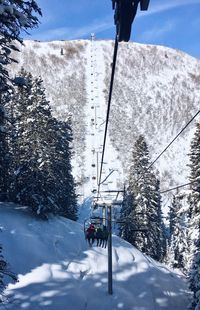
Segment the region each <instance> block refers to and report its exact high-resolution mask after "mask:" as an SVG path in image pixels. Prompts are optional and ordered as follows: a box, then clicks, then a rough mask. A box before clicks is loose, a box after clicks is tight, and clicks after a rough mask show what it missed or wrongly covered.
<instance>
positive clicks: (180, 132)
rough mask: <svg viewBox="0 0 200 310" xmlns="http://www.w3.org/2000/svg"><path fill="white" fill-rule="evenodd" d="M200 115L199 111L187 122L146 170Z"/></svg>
mask: <svg viewBox="0 0 200 310" xmlns="http://www.w3.org/2000/svg"><path fill="white" fill-rule="evenodd" d="M199 113H200V110H199V111H198V112H197V113H196V114H195V115H194V116H193V117H192V118H191V119H190V120H189V122H188V123H187V124H186V125H185V126H184V127H183V128H182V129H181V131H179V133H178V134H177V135H176V136H175V137H174V138H173V140H172V141H171V142H170V143H169V144H168V145H167V146H166V147H165V148H164V150H163V151H162V152H161V153H160V154H159V155H158V156H157V157H156V158H155V159H154V160H153V161H152V162H151V164H150V165H149V166H148V167H147V170H149V169H150V168H151V167H152V166H153V165H154V164H155V163H156V161H157V160H158V159H159V158H160V157H161V156H162V155H163V154H164V153H165V152H166V151H167V149H168V148H169V147H170V146H171V145H172V144H173V143H174V142H175V140H176V139H177V138H178V137H179V136H180V135H181V134H182V132H183V131H184V130H185V129H186V128H187V127H188V126H189V125H190V123H191V122H192V121H193V120H194V119H195V118H196V117H197V115H198V114H199ZM141 178H142V176H140V177H139V178H138V179H137V180H136V182H138V181H139V180H140V179H141Z"/></svg>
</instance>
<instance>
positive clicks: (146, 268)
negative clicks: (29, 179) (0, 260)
mask: <svg viewBox="0 0 200 310" xmlns="http://www.w3.org/2000/svg"><path fill="white" fill-rule="evenodd" d="M88 204H89V202H88ZM86 209H87V208H86V207H85V211H86ZM0 227H1V229H2V231H1V233H0V237H1V243H2V244H3V254H4V256H5V258H6V259H7V260H8V261H9V263H10V268H11V270H12V271H15V272H16V273H17V274H18V276H19V282H18V283H15V284H12V283H10V284H9V286H8V289H7V290H6V295H8V296H10V297H11V300H12V303H10V304H8V305H7V309H30V310H36V309H50V310H51V309H52V310H66V309H74V310H82V309H83V310H84V309H87V310H92V309H95V310H102V309H104V310H118V309H123V310H155V309H156V310H158V309H176V310H179V309H180V310H184V309H187V305H188V297H189V293H188V289H187V285H186V282H185V279H184V278H183V276H182V275H180V274H177V273H175V272H174V271H172V270H170V269H169V268H168V267H166V266H164V265H162V264H160V263H157V262H155V261H154V260H152V259H151V258H149V257H147V256H146V255H144V254H142V253H141V252H140V251H138V250H136V249H135V248H134V247H133V246H131V245H130V244H129V243H127V242H125V241H123V240H122V239H120V238H118V237H117V236H114V235H113V252H112V254H113V291H114V293H113V295H112V296H111V295H108V293H107V249H102V248H99V247H96V246H94V247H92V248H89V247H88V245H87V243H86V241H85V239H84V234H83V226H82V225H81V224H79V223H76V222H72V221H70V220H67V219H65V218H62V217H52V218H50V219H49V220H48V221H41V220H37V219H36V218H34V217H31V216H30V214H29V213H28V212H27V209H26V208H22V207H20V206H16V205H14V204H3V203H1V204H0ZM0 309H4V306H0Z"/></svg>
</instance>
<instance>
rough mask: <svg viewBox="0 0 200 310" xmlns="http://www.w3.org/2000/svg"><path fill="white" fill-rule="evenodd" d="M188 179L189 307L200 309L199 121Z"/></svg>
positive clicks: (192, 143) (192, 146)
mask: <svg viewBox="0 0 200 310" xmlns="http://www.w3.org/2000/svg"><path fill="white" fill-rule="evenodd" d="M189 155H190V168H191V172H190V181H191V182H192V184H191V194H190V196H189V204H190V211H189V216H190V222H189V237H190V240H191V247H190V252H191V253H193V261H192V266H191V272H190V280H189V281H190V288H191V290H192V291H193V301H192V305H191V309H195V310H199V309H200V123H198V124H197V126H196V132H195V134H194V137H193V139H192V142H191V148H190V154H189Z"/></svg>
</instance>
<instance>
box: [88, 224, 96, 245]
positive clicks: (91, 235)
mask: <svg viewBox="0 0 200 310" xmlns="http://www.w3.org/2000/svg"><path fill="white" fill-rule="evenodd" d="M86 239H87V241H88V243H89V245H90V246H92V245H93V243H94V239H95V227H94V225H93V224H90V226H89V227H88V229H87V230H86Z"/></svg>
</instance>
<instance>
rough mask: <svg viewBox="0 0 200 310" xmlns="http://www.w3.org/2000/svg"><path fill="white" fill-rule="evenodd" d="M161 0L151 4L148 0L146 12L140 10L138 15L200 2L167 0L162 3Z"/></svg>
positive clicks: (199, 0)
mask: <svg viewBox="0 0 200 310" xmlns="http://www.w3.org/2000/svg"><path fill="white" fill-rule="evenodd" d="M160 2H161V1H160V0H159V3H156V4H154V5H153V4H151V2H150V6H149V10H148V11H147V12H142V13H140V14H139V16H140V17H141V16H145V14H146V15H152V14H156V13H160V12H163V11H167V10H170V9H174V8H176V7H180V6H186V5H192V4H198V3H200V0H168V1H166V0H165V2H164V3H163V1H162V3H160Z"/></svg>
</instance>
